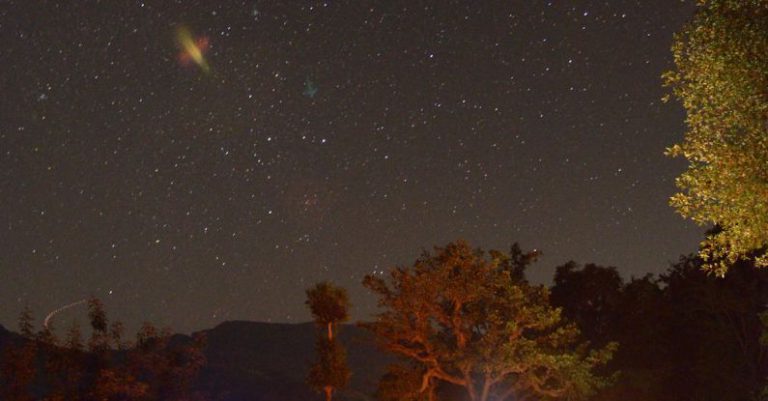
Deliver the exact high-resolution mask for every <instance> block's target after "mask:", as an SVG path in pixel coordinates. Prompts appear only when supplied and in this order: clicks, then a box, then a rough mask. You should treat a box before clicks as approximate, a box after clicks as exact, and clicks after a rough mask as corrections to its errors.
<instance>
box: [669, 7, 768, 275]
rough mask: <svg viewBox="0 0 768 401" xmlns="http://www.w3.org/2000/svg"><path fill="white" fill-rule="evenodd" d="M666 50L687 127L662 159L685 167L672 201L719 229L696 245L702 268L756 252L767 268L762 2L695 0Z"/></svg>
mask: <svg viewBox="0 0 768 401" xmlns="http://www.w3.org/2000/svg"><path fill="white" fill-rule="evenodd" d="M672 51H673V53H674V59H675V66H676V68H675V70H674V71H670V72H667V73H666V74H665V75H664V79H665V82H666V84H667V85H668V86H670V87H671V88H672V90H673V94H674V95H675V97H677V98H678V99H679V100H680V101H681V102H682V104H683V106H684V107H685V109H686V112H687V119H686V122H687V125H688V130H687V132H686V134H685V138H684V140H683V142H682V143H680V144H676V145H674V146H672V147H670V148H669V149H667V154H668V155H671V156H683V157H685V158H686V159H687V160H688V162H689V165H688V170H687V171H685V172H684V173H683V174H682V175H681V176H680V177H678V178H677V186H678V187H679V188H680V190H681V192H680V193H677V194H675V195H674V196H673V197H672V198H671V200H670V203H671V205H672V206H674V207H675V208H676V209H677V211H678V212H679V213H680V214H681V215H683V216H684V217H686V218H690V219H692V220H693V221H695V222H697V223H699V224H702V225H706V224H717V225H718V226H720V227H721V228H722V230H719V231H715V232H713V233H711V234H709V235H708V236H707V238H706V240H705V241H704V242H703V243H702V247H701V252H700V255H701V257H702V259H704V261H705V262H706V267H707V268H708V269H710V270H712V271H714V272H716V273H717V274H719V275H722V274H725V272H726V271H727V269H728V266H729V265H730V264H733V263H734V262H735V261H736V260H738V259H740V258H744V257H746V255H748V254H749V253H750V252H752V251H754V250H759V252H758V255H757V265H758V266H763V267H765V266H768V257H767V256H766V253H765V247H766V246H767V245H768V90H766V88H768V0H699V8H698V11H697V13H696V15H695V17H694V19H693V21H692V22H691V23H689V24H688V25H686V26H685V28H684V29H683V30H682V32H681V33H680V34H678V35H677V36H676V38H675V42H674V45H673V47H672Z"/></svg>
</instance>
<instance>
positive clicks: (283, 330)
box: [0, 321, 390, 401]
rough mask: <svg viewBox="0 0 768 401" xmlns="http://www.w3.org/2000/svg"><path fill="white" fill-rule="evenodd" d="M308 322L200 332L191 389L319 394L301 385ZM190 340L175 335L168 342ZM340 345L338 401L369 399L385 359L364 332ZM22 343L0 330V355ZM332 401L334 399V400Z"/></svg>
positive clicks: (260, 395)
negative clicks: (200, 365) (347, 377)
mask: <svg viewBox="0 0 768 401" xmlns="http://www.w3.org/2000/svg"><path fill="white" fill-rule="evenodd" d="M314 330H316V327H315V325H314V324H312V323H302V324H281V323H261V322H249V321H230V322H224V323H221V324H220V325H218V326H216V327H214V328H212V329H208V330H202V331H200V332H199V333H204V334H205V335H206V338H207V346H206V350H205V355H206V358H207V363H206V365H205V368H204V369H203V371H202V372H201V374H200V376H199V377H198V378H197V380H196V382H195V384H194V387H195V388H197V389H199V390H202V391H204V392H205V393H206V394H207V395H208V396H209V397H210V398H209V399H210V400H217V401H307V400H314V399H317V400H320V399H322V398H323V396H322V395H320V394H316V393H314V392H312V391H311V389H310V388H309V386H307V384H306V383H305V378H306V376H307V372H308V370H309V365H310V362H311V361H312V360H313V358H314V349H313V348H314V347H313V346H314V338H315V337H314ZM191 340H192V338H191V337H190V336H187V335H183V334H176V335H174V336H173V339H172V341H178V342H186V341H191ZM340 340H341V342H342V343H343V344H344V345H345V346H346V348H347V352H348V361H349V365H350V367H351V369H352V379H351V382H350V385H349V387H348V388H347V389H345V390H343V391H341V392H340V393H339V394H338V399H339V400H348V401H353V400H354V401H358V400H360V401H362V400H372V399H373V397H372V395H373V393H374V391H375V389H376V384H377V382H378V379H379V378H380V377H381V375H382V374H383V373H384V370H385V367H386V364H387V362H388V361H389V360H390V357H388V356H386V355H384V354H382V353H381V352H380V351H378V350H376V348H375V347H374V344H373V338H372V336H371V334H370V333H368V332H367V331H365V330H363V329H361V328H359V327H356V326H354V325H342V328H341V331H340ZM13 341H22V337H21V336H19V335H18V334H16V333H14V332H11V331H9V330H7V329H5V328H4V327H3V326H2V325H0V356H1V355H2V349H3V348H4V347H5V345H6V344H8V343H9V342H13ZM335 399H336V398H335Z"/></svg>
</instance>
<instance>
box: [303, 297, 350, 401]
mask: <svg viewBox="0 0 768 401" xmlns="http://www.w3.org/2000/svg"><path fill="white" fill-rule="evenodd" d="M306 304H307V306H309V309H310V311H311V313H312V317H313V318H314V320H315V323H316V324H317V326H318V328H319V329H320V330H319V331H318V334H317V339H316V341H315V353H316V359H315V362H314V363H313V364H312V367H311V368H310V370H309V375H308V377H307V382H308V383H309V385H310V386H311V387H312V388H313V389H315V390H317V391H319V392H323V393H324V394H325V400H326V401H331V400H332V399H333V394H334V392H336V391H338V390H339V389H341V388H343V387H345V386H346V385H347V384H348V383H349V377H350V371H349V367H348V366H347V354H346V351H345V350H344V347H343V346H342V345H341V344H339V341H338V339H337V338H336V332H337V331H338V324H339V323H342V322H345V321H347V319H349V307H350V304H349V297H348V296H347V291H346V290H345V289H344V288H341V287H337V286H334V285H333V284H331V283H329V282H322V283H318V284H317V285H315V286H314V287H312V288H310V289H308V290H307V301H306Z"/></svg>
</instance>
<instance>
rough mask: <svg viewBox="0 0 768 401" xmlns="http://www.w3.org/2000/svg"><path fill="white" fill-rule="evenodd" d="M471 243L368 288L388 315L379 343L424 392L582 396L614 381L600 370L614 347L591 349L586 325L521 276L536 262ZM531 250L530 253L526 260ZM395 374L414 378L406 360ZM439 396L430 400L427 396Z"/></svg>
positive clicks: (478, 396) (379, 327) (379, 324)
mask: <svg viewBox="0 0 768 401" xmlns="http://www.w3.org/2000/svg"><path fill="white" fill-rule="evenodd" d="M490 254H491V257H490V258H488V257H487V256H486V254H485V253H484V252H483V251H481V250H479V249H472V248H471V247H470V246H469V245H468V244H467V243H465V242H462V241H459V242H455V243H451V244H448V245H447V246H446V247H444V248H435V253H434V254H431V253H427V252H425V253H424V254H423V255H422V256H421V258H419V259H418V260H417V261H416V262H415V263H414V265H413V266H410V267H397V268H394V269H392V271H391V272H390V277H389V280H385V279H384V278H382V277H380V276H375V275H369V276H367V277H366V278H365V281H364V284H365V286H366V287H368V288H369V289H370V290H372V291H373V292H374V293H375V294H376V295H377V296H378V297H379V306H380V307H382V308H383V312H382V313H380V314H379V315H378V316H377V319H376V320H375V321H374V322H373V323H370V324H368V325H367V327H368V328H370V329H371V330H372V331H373V332H374V333H375V334H376V336H377V339H378V341H379V343H380V345H381V346H382V347H383V348H384V349H386V350H388V351H390V352H393V353H395V354H397V355H399V356H401V357H404V358H405V359H406V360H407V361H408V362H409V363H410V364H411V365H416V367H417V369H416V370H415V371H416V372H418V374H419V377H418V384H419V386H418V388H415V389H412V393H413V394H412V395H411V397H408V398H410V399H419V398H420V397H418V393H421V394H423V393H425V392H427V391H431V389H434V387H435V385H436V384H439V383H449V384H451V385H454V386H458V387H461V388H463V389H465V391H466V393H467V394H468V396H469V398H470V399H471V400H473V401H485V400H489V399H493V400H499V401H504V400H511V399H515V400H523V399H528V398H535V399H557V398H565V397H568V398H571V399H574V398H580V397H584V396H587V395H589V394H591V393H592V392H593V391H594V390H595V389H597V388H599V387H601V386H602V385H603V384H605V383H606V382H607V380H606V379H605V378H603V377H600V376H598V375H596V374H594V372H593V369H594V368H595V367H597V366H598V365H601V364H602V363H604V362H606V361H607V360H608V359H610V355H611V353H612V349H613V345H612V344H611V345H609V346H607V347H605V348H603V349H600V350H593V351H589V350H588V349H587V347H586V346H585V345H584V344H578V341H577V337H578V336H579V331H578V329H577V328H576V327H575V326H574V325H572V324H568V323H566V322H564V320H563V319H562V317H561V314H560V310H559V309H557V308H554V307H552V306H550V304H549V292H548V290H547V289H546V288H545V287H543V286H534V285H531V284H529V283H528V282H527V281H526V280H525V279H524V277H523V276H522V274H520V273H521V272H522V271H523V270H524V268H525V266H526V265H527V264H528V263H530V262H531V261H532V260H533V256H532V255H533V254H532V253H528V254H524V253H522V252H520V251H519V248H518V247H513V255H511V256H506V255H504V254H503V253H501V252H496V251H494V252H490ZM524 256H527V257H524ZM400 366H401V367H400V368H397V369H394V368H393V369H392V370H391V371H390V373H393V374H392V375H390V376H389V378H390V379H392V378H394V377H398V375H399V376H400V377H405V378H407V379H408V380H409V381H410V382H413V381H414V380H413V376H412V374H411V375H408V374H404V373H403V368H402V367H403V366H408V365H400ZM427 398H428V399H432V397H427Z"/></svg>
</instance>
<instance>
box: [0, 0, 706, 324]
mask: <svg viewBox="0 0 768 401" xmlns="http://www.w3.org/2000/svg"><path fill="white" fill-rule="evenodd" d="M219 3H220V2H214V1H209V2H204V1H183V2H182V1H173V2H172V1H168V0H162V1H160V0H158V1H155V2H140V1H101V2H96V1H89V2H85V1H65V0H61V1H27V0H16V1H3V2H2V3H0V44H1V45H2V46H0V60H2V62H1V64H0V91H1V93H2V95H0V151H1V152H2V153H0V210H2V213H1V214H0V324H3V325H5V326H6V327H15V321H16V316H17V315H18V313H19V311H20V310H21V309H22V308H23V307H24V305H29V306H30V307H31V308H32V310H33V311H34V312H35V314H36V316H37V317H38V321H39V320H41V319H42V317H43V316H45V314H46V313H48V312H49V311H51V310H52V309H55V308H57V307H59V306H61V305H64V304H68V303H70V302H73V301H77V300H79V299H82V298H85V297H88V296H90V295H95V296H97V297H100V298H102V299H103V300H104V301H105V303H106V304H107V307H108V311H109V313H110V315H111V316H113V317H116V318H119V319H121V320H123V321H124V322H126V323H127V324H128V325H129V327H135V326H136V325H137V324H138V323H139V322H141V321H144V320H149V321H152V322H154V323H156V324H158V325H170V326H171V327H173V328H174V329H176V330H179V331H183V332H189V331H191V330H199V329H204V328H209V327H212V326H214V325H215V324H217V323H219V322H222V321H225V320H232V319H247V320H257V321H273V322H300V321H306V320H309V313H308V312H307V311H306V307H305V306H304V289H305V288H307V287H309V286H310V285H312V284H313V283H315V282H317V281H320V280H333V281H335V282H336V283H337V284H340V285H342V286H345V287H347V288H348V289H349V291H350V293H351V296H352V301H353V304H354V306H355V309H354V318H355V319H363V318H366V317H368V316H370V313H371V312H372V311H373V298H372V297H370V296H368V295H366V293H365V290H364V289H363V287H362V286H361V284H360V281H361V280H362V278H363V276H364V275H366V274H369V273H372V272H380V271H383V270H386V269H387V268H389V267H391V266H393V265H396V264H409V263H411V262H413V260H414V259H415V258H416V257H417V256H418V255H419V253H420V252H421V250H422V249H424V248H430V247H432V246H433V245H442V244H445V243H447V242H448V241H451V240H454V239H457V238H465V239H467V240H469V241H470V242H472V243H473V244H475V245H479V246H482V247H484V248H497V249H504V250H506V249H508V247H509V245H510V244H511V243H512V242H515V241H518V242H520V243H521V245H522V246H523V248H525V249H531V248H536V249H539V250H540V251H541V252H542V253H543V257H542V258H541V259H540V261H539V263H538V264H536V265H535V266H534V267H533V268H532V269H531V270H530V272H529V273H530V276H531V277H532V278H533V279H534V280H536V281H538V282H548V281H549V280H551V277H552V274H553V272H554V268H555V266H557V265H559V264H562V263H564V262H566V261H567V260H570V259H574V260H576V261H579V262H582V263H583V262H595V263H599V264H603V265H614V266H617V267H618V269H619V271H620V272H621V273H622V274H623V275H624V276H625V277H629V276H630V275H635V276H641V275H644V274H645V273H648V272H652V273H659V272H662V271H664V270H665V269H666V268H667V267H668V265H669V262H670V261H674V260H677V258H678V256H679V255H680V254H684V253H689V252H692V251H694V250H695V249H696V245H697V244H698V242H699V240H700V239H701V238H702V236H703V231H704V228H700V227H696V226H695V225H693V224H692V223H689V222H687V221H685V220H683V219H682V218H680V217H679V216H677V215H676V214H675V213H674V212H673V210H672V209H671V208H670V207H669V206H668V205H667V199H668V197H669V196H670V195H671V194H672V193H673V192H674V191H675V188H674V184H673V181H674V177H675V176H676V175H678V174H679V173H680V172H681V171H682V170H683V169H684V167H685V164H684V161H683V160H672V159H669V158H667V157H665V156H664V155H663V151H664V148H665V147H666V146H669V145H671V144H673V143H675V142H677V141H679V140H680V139H681V138H682V135H683V131H684V122H683V121H684V113H683V110H682V108H681V107H680V106H679V105H678V104H674V103H671V104H663V103H661V101H660V98H661V97H662V96H663V95H664V94H665V93H666V92H667V90H666V89H664V88H662V87H661V80H660V74H661V73H662V72H663V71H664V70H666V69H669V68H670V67H671V55H670V51H669V48H670V44H671V40H672V33H673V32H675V31H677V30H679V29H680V27H681V25H682V24H683V23H684V22H685V21H686V20H688V19H689V18H690V16H691V15H692V12H693V5H692V3H691V2H690V1H688V2H680V1H670V0H655V1H641V2H638V1H620V0H610V1H601V2H590V1H559V0H558V1H549V2H547V1H528V0H525V1H522V0H520V1H490V0H489V1H463V2H462V1H450V2H449V1H433V2H425V1H414V0H407V1H368V0H353V1H348V2H337V1H326V2H310V1H307V2H301V1H295V2H286V1H266V0H265V1H246V2H243V1H239V2H221V3H226V4H219ZM185 32H186V35H188V36H186V37H185ZM184 38H186V39H187V40H186V41H185V40H183V39H184ZM185 44H186V47H185ZM195 51H197V52H198V54H197V56H200V57H199V59H198V60H197V61H198V62H196V60H195V54H194V53H195ZM76 317H77V318H79V319H80V321H81V322H83V323H84V322H85V314H84V311H83V310H82V309H80V310H77V309H76V308H72V309H71V310H69V311H66V312H64V313H62V314H60V315H59V316H57V318H56V319H57V320H56V323H57V324H58V325H59V326H60V327H61V326H63V327H67V326H68V325H69V322H70V321H71V320H72V319H73V318H76Z"/></svg>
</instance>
